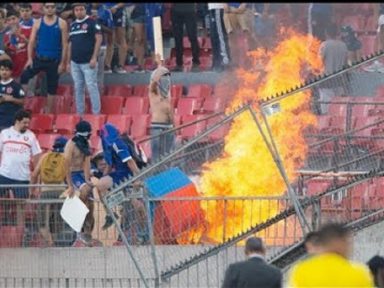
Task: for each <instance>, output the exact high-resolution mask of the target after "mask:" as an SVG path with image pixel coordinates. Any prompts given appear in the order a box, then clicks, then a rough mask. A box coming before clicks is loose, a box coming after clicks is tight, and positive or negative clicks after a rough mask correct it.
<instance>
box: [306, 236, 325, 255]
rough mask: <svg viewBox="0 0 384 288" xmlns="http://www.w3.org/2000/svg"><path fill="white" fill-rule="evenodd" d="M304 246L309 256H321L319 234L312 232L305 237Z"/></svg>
mask: <svg viewBox="0 0 384 288" xmlns="http://www.w3.org/2000/svg"><path fill="white" fill-rule="evenodd" d="M304 246H305V250H306V251H307V253H308V254H309V255H314V254H319V253H320V252H321V245H320V241H319V233H318V232H315V231H312V232H309V233H308V234H307V235H305V238H304Z"/></svg>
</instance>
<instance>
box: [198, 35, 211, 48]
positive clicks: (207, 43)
mask: <svg viewBox="0 0 384 288" xmlns="http://www.w3.org/2000/svg"><path fill="white" fill-rule="evenodd" d="M201 48H203V49H212V42H211V38H210V37H205V38H204V39H203V43H202V47H201Z"/></svg>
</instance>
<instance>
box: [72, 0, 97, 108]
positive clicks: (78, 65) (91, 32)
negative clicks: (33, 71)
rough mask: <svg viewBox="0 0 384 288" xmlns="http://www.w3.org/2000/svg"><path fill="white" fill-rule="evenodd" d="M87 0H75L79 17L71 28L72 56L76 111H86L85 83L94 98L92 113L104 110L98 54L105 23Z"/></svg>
mask: <svg viewBox="0 0 384 288" xmlns="http://www.w3.org/2000/svg"><path fill="white" fill-rule="evenodd" d="M86 5H87V4H86V3H73V4H72V7H73V11H74V14H75V17H76V20H75V21H74V22H72V24H71V28H70V32H69V41H70V42H69V49H68V50H69V57H68V60H70V61H71V74H72V78H73V82H74V85H75V100H76V111H77V113H78V114H80V115H81V114H84V113H85V84H86V85H87V88H88V92H89V97H90V98H91V104H92V113H93V114H99V113H100V109H101V107H100V93H99V88H98V85H97V58H98V56H99V50H100V46H101V42H102V40H103V39H102V35H101V27H100V25H99V24H97V23H96V21H95V20H94V19H92V18H90V17H89V16H88V15H87V10H86Z"/></svg>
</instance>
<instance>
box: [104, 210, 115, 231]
mask: <svg viewBox="0 0 384 288" xmlns="http://www.w3.org/2000/svg"><path fill="white" fill-rule="evenodd" d="M113 215H115V218H116V219H119V215H117V214H116V213H113ZM112 225H113V219H112V216H110V215H107V216H105V223H104V225H103V227H102V228H101V229H102V230H107V229H108V228H109V227H111V226H112Z"/></svg>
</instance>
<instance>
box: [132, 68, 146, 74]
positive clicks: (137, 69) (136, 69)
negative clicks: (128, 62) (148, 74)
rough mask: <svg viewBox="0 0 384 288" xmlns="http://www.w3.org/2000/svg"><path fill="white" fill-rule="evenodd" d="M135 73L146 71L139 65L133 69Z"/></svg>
mask: <svg viewBox="0 0 384 288" xmlns="http://www.w3.org/2000/svg"><path fill="white" fill-rule="evenodd" d="M133 73H145V70H144V69H143V67H141V66H139V67H137V68H135V69H134V70H133Z"/></svg>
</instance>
